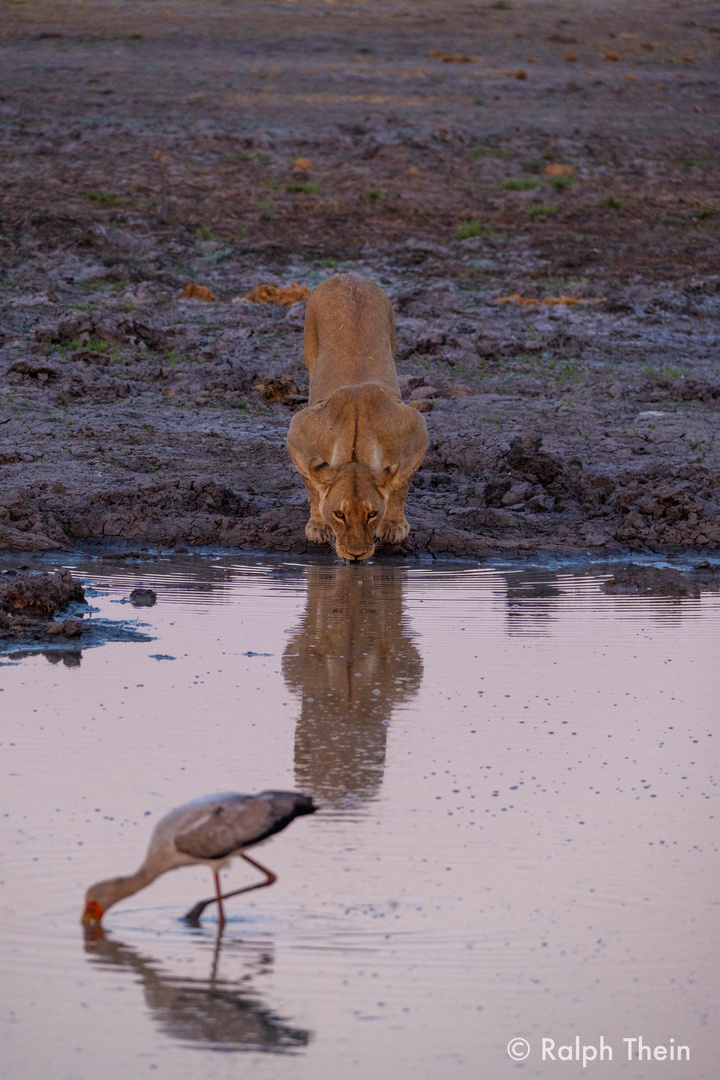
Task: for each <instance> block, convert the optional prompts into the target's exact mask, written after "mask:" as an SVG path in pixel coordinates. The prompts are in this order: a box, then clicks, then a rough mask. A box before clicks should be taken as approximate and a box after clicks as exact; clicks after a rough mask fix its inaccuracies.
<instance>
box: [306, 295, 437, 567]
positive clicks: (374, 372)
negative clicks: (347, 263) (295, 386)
mask: <svg viewBox="0 0 720 1080" xmlns="http://www.w3.org/2000/svg"><path fill="white" fill-rule="evenodd" d="M394 355H395V320H394V318H393V311H392V307H391V305H390V301H389V299H388V297H387V296H386V295H385V293H384V292H383V290H382V289H381V288H380V286H379V285H375V284H374V283H373V282H372V281H368V280H367V279H366V278H362V277H359V276H358V275H357V274H339V275H338V276H337V277H333V278H330V279H329V280H328V281H324V282H323V283H322V285H318V287H317V288H316V289H314V290H313V292H312V293H311V295H310V299H309V301H308V305H307V311H306V314H305V366H306V367H307V369H308V371H309V372H310V396H309V402H308V407H307V408H306V409H302V410H301V411H300V412H298V413H296V414H295V415H294V416H293V419H292V423H291V424H290V430H289V431H288V436H287V445H288V449H289V451H290V457H291V458H292V462H293V465H294V466H295V468H296V469H297V471H298V472H299V473H300V475H301V476H302V478H303V480H304V481H305V488H306V490H307V493H308V499H309V500H310V520H309V521H308V523H307V525H306V526H305V535H306V536H307V538H308V539H309V540H312V541H314V543H316V544H322V543H323V542H325V541H327V542H328V543H330V544H332V545H333V546H334V547H335V550H336V551H337V553H338V555H340V557H341V558H343V559H347V560H348V561H355V560H362V559H369V558H370V556H371V555H372V554H373V552H374V551H375V541H376V540H384V541H386V542H387V543H390V544H397V543H399V542H400V541H401V540H404V539H405V537H406V536H407V534H408V532H409V531H410V526H409V525H408V523H407V520H406V518H405V497H406V495H407V492H408V487H409V484H410V478H411V477H412V475H413V473H414V472H415V471H416V469H418V468H419V466H420V463H421V462H422V459H423V457H424V456H425V452H426V450H427V448H428V433H427V427H426V425H425V420H424V418H423V417H422V416H421V415H420V413H418V412H417V411H416V410H415V409H412V408H410V406H409V405H404V404H403V401H402V397H401V395H400V386H399V383H398V379H397V372H396V371H395V363H394V359H393V358H394Z"/></svg>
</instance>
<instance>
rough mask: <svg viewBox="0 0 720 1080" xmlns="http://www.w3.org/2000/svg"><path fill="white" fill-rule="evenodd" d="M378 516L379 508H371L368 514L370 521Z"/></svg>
mask: <svg viewBox="0 0 720 1080" xmlns="http://www.w3.org/2000/svg"><path fill="white" fill-rule="evenodd" d="M376 517H377V510H371V511H370V513H369V514H368V521H372V519H373V518H376Z"/></svg>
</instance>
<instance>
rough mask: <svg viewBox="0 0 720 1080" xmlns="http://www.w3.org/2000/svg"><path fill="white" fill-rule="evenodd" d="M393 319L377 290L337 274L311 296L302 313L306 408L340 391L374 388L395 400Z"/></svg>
mask: <svg viewBox="0 0 720 1080" xmlns="http://www.w3.org/2000/svg"><path fill="white" fill-rule="evenodd" d="M394 356H395V319H394V316H393V310H392V305H391V303H390V300H389V299H388V297H387V295H386V294H385V293H384V292H383V290H382V289H381V288H380V286H379V285H376V284H375V283H374V282H373V281H368V279H367V278H362V277H360V276H359V275H358V274H338V276H337V277H334V278H329V279H328V280H327V281H324V282H323V283H322V285H318V287H317V288H316V289H314V290H313V292H312V294H311V296H310V299H309V301H308V305H307V311H306V313H305V366H306V368H307V369H308V371H309V372H310V398H309V404H310V405H315V404H317V403H318V402H321V401H324V400H325V399H326V398H327V397H328V395H329V394H331V393H332V392H333V390H336V389H337V388H338V387H340V386H348V385H357V384H358V383H368V382H373V383H379V384H380V385H381V386H384V387H386V388H387V389H388V390H390V391H391V392H392V393H393V394H395V395H396V396H397V398H398V400H400V386H399V383H398V380H397V373H396V371H395V363H394Z"/></svg>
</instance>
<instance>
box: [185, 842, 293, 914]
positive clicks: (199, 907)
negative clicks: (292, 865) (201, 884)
mask: <svg viewBox="0 0 720 1080" xmlns="http://www.w3.org/2000/svg"><path fill="white" fill-rule="evenodd" d="M239 854H240V858H241V859H244V860H245V862H248V863H250V865H251V866H254V867H255V869H256V870H259V871H260V873H262V874H264V875H265V880H264V881H258V882H257V884H256V885H245V886H244V887H243V888H242V889H234V890H233V891H232V892H229V893H223V894H222V895H221V894H220V879H219V877H218V875H217V874H216V873H215V871H213V873H214V874H215V896H213V897H212V898H211V899H210V900H201V901H200V902H199V903H198V904H196V905H195V907H194V908H192V909H191V910H190V911H188V913H187V915H186V916H185V921H186V922H189V923H192V924H193V925H197V923H198V922H199V920H200V916H201V915H202V913H203V911H204V910H205V908H206V907H207V906H208V904H215V903H217V904H218V905H219V908H220V912H221V914H222V923H221V925H222V924H223V923H224V922H225V915H224V913H223V908H222V902H223V900H228V899H229V898H230V897H231V896H239V895H240V893H244V892H252V890H253V889H264V888H266V887H267V886H268V885H272V884H273V882H275V881H277V875H276V874H273V872H272V870H268V868H267V867H266V866H261V865H260V863H259V862H255V860H254V859H251V858H250V856H249V855H243V853H242V852H239Z"/></svg>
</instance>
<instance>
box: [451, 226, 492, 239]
mask: <svg viewBox="0 0 720 1080" xmlns="http://www.w3.org/2000/svg"><path fill="white" fill-rule="evenodd" d="M494 235H495V234H494V233H493V230H492V229H491V228H490V226H489V225H482V224H481V223H480V222H479V221H465V222H463V224H462V225H458V227H457V229H456V230H455V239H456V240H469V239H470V238H471V237H473V236H484V237H486V238H489V237H492V236H494Z"/></svg>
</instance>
